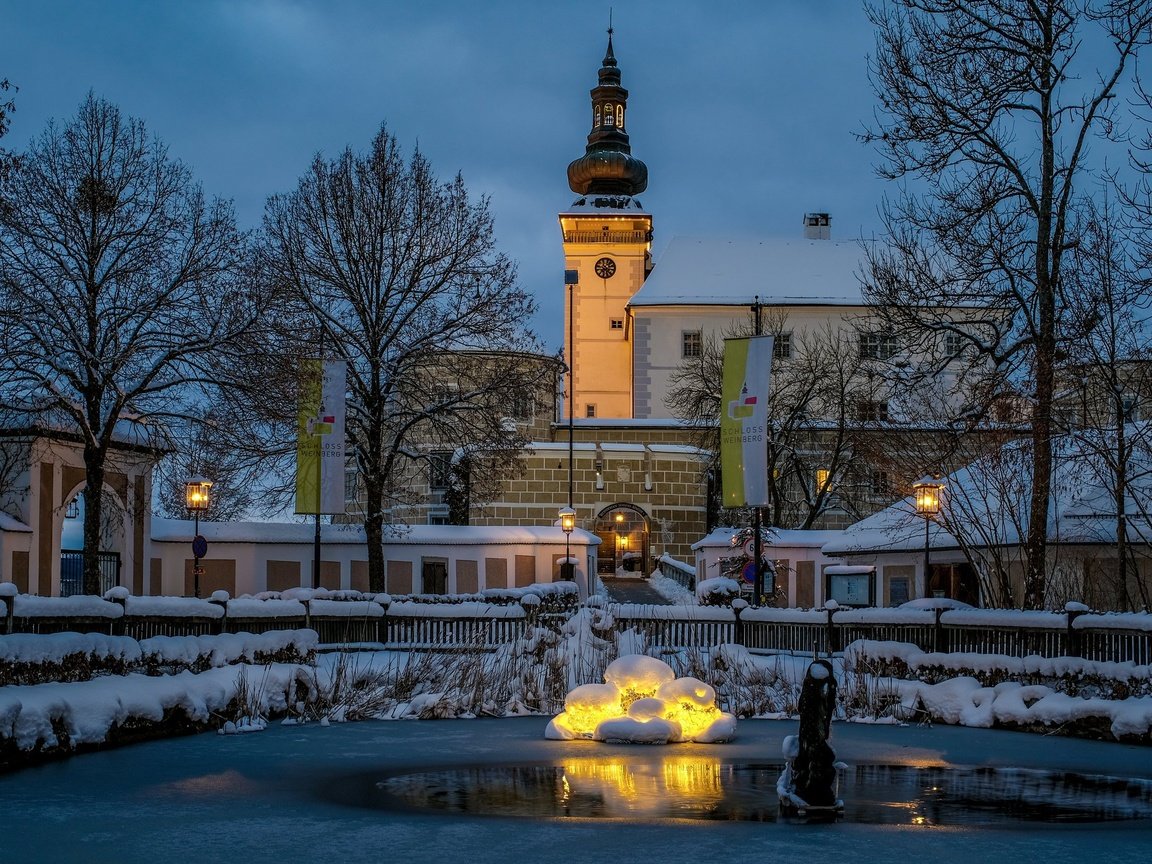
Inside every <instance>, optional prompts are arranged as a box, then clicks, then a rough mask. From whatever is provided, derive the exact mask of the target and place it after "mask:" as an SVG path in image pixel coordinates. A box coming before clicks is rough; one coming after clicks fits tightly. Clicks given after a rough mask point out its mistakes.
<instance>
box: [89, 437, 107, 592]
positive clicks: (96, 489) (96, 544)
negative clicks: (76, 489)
mask: <svg viewBox="0 0 1152 864" xmlns="http://www.w3.org/2000/svg"><path fill="white" fill-rule="evenodd" d="M105 457H106V453H105V452H104V449H103V448H100V447H93V446H85V448H84V479H85V482H86V483H87V485H86V486H85V487H84V586H83V592H84V593H85V594H100V593H101V592H100V558H99V554H98V553H99V552H100V541H101V533H102V532H101V530H100V527H101V523H102V522H103V516H104V460H105Z"/></svg>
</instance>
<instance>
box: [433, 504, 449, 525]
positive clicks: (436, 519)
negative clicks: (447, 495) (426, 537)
mask: <svg viewBox="0 0 1152 864" xmlns="http://www.w3.org/2000/svg"><path fill="white" fill-rule="evenodd" d="M428 524H429V525H448V524H449V522H448V508H447V507H433V508H431V509H429V510H428Z"/></svg>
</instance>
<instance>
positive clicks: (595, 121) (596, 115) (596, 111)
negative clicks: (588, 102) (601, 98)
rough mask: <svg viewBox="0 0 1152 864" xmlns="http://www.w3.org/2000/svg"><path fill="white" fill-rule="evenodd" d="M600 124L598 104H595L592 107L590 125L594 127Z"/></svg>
mask: <svg viewBox="0 0 1152 864" xmlns="http://www.w3.org/2000/svg"><path fill="white" fill-rule="evenodd" d="M599 125H600V106H599V105H597V106H596V107H594V108H593V109H592V127H593V128H595V127H597V126H599Z"/></svg>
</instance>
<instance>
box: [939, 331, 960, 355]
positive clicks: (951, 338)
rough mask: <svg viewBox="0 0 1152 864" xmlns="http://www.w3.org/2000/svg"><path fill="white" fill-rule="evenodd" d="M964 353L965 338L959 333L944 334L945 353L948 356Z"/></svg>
mask: <svg viewBox="0 0 1152 864" xmlns="http://www.w3.org/2000/svg"><path fill="white" fill-rule="evenodd" d="M963 353H964V338H963V337H962V336H961V335H960V334H959V333H945V334H944V354H945V356H947V357H959V356H960V355H961V354H963Z"/></svg>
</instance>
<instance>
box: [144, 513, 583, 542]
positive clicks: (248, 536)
mask: <svg viewBox="0 0 1152 864" xmlns="http://www.w3.org/2000/svg"><path fill="white" fill-rule="evenodd" d="M192 528H193V523H192V522H191V521H189V520H187V519H160V518H154V519H153V520H152V539H153V540H154V541H158V542H190V541H191V539H192V533H193V531H192ZM315 531H316V528H315V526H314V525H313V524H311V523H309V522H201V523H200V533H201V534H203V535H204V539H205V540H207V541H208V542H209V543H312V542H313V538H314V536H315ZM320 542H321V543H325V544H334V543H337V544H338V543H352V544H363V543H366V542H367V540H366V538H365V534H364V526H363V525H321V526H320ZM384 542H385V543H387V544H389V545H399V546H415V545H428V544H431V545H437V546H474V545H490V546H502V545H513V544H535V543H563V542H564V531H563V530H562V529H561V528H560V527H559V526H552V525H491V526H488V525H406V526H398V527H396V528H394V529H393V530H391V531H389V529H388V528H387V527H386V528H385V534H384ZM572 542H574V543H577V544H582V545H595V544H597V543H599V542H600V539H599V538H598V537H597V536H596V535H595V534H591V533H589V532H587V531H584V530H582V529H579V528H577V529H575V530H574V531H573V532H572Z"/></svg>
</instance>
